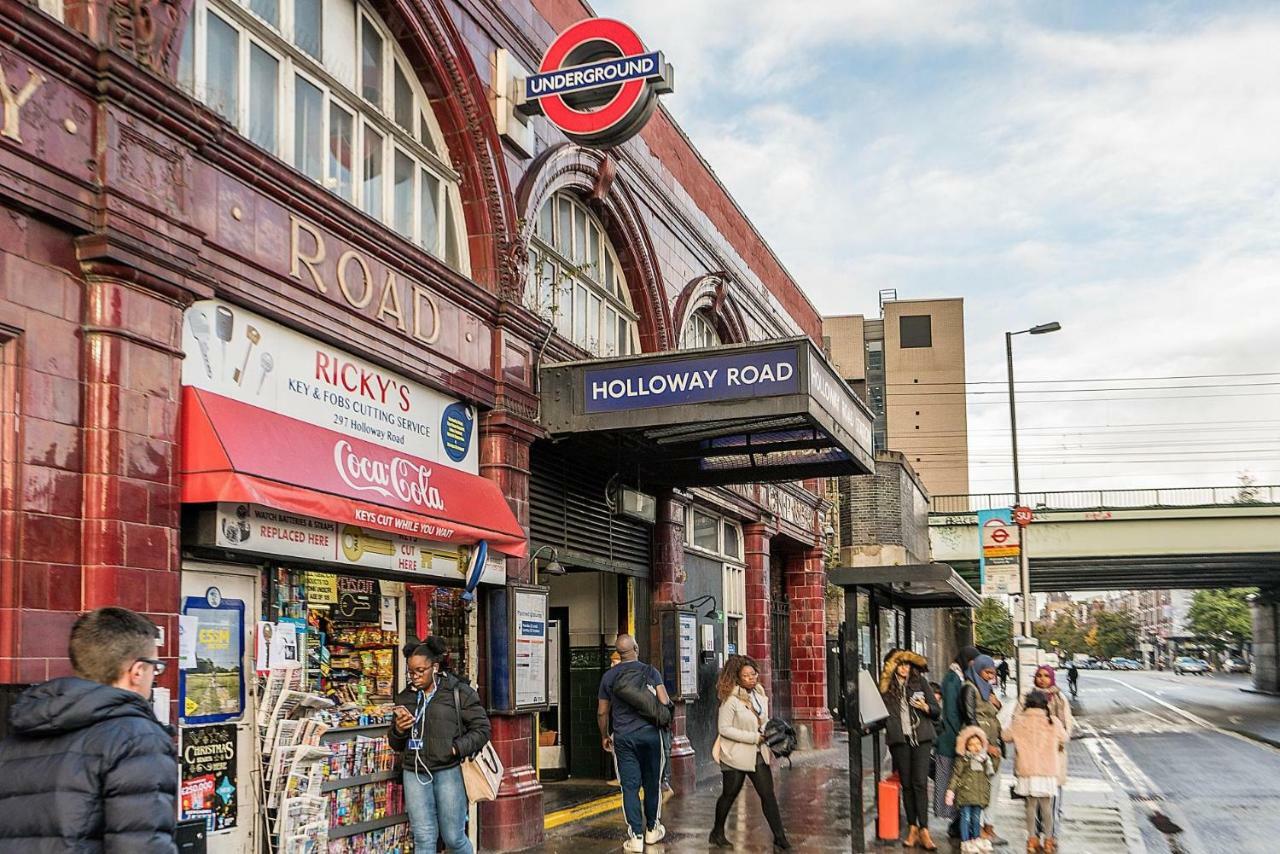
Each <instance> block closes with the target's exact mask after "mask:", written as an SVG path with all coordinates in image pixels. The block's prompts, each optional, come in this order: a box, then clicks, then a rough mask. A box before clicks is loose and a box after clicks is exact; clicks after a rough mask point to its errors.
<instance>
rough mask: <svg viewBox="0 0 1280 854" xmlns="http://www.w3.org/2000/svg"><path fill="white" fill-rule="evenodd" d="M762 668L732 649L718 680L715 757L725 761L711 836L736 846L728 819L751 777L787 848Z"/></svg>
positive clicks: (776, 841)
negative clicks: (766, 738) (775, 782)
mask: <svg viewBox="0 0 1280 854" xmlns="http://www.w3.org/2000/svg"><path fill="white" fill-rule="evenodd" d="M759 680H760V671H759V669H758V668H757V667H756V663H755V662H754V661H753V660H752V659H750V658H748V657H747V656H745V655H731V656H729V660H728V661H727V662H725V665H724V669H723V670H721V671H720V680H719V682H718V683H717V685H716V688H717V692H718V694H719V696H720V719H719V724H720V734H719V736H718V737H717V738H716V743H715V746H714V747H712V749H711V758H712V759H715V760H716V761H717V762H719V763H720V772H721V775H722V776H723V778H724V787H723V789H722V790H721V792H720V798H719V800H717V801H716V823H715V826H714V827H713V828H712V829H711V836H710V837H709V839H708V841H710V843H711V844H712V845H715V846H716V847H718V848H732V847H733V844H732V843H731V842H729V840H728V839H727V838H726V837H725V835H724V823H725V819H727V818H728V817H729V810H730V809H731V808H732V807H733V802H734V801H735V800H737V799H738V793H739V792H741V791H742V784H743V783H744V782H745V781H746V779H747V778H748V777H750V778H751V785H752V786H754V787H755V790H756V794H757V795H759V796H760V805H761V806H762V807H763V808H764V817H765V820H766V821H768V822H769V829H770V830H772V831H773V847H774V848H775V849H782V850H785V849H788V848H790V847H791V845H790V843H788V842H787V835H786V832H785V831H784V830H783V829H782V815H781V813H779V811H778V799H777V798H776V797H775V796H774V794H773V772H772V771H771V770H770V768H769V763H770V761H771V759H772V755H771V754H770V752H769V748H768V746H767V745H766V744H765V743H764V725H765V723H766V722H767V721H768V720H769V698H768V697H767V696H765V693H764V688H762V687H761V686H760V684H759Z"/></svg>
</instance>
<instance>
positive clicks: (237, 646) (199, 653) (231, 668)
mask: <svg viewBox="0 0 1280 854" xmlns="http://www.w3.org/2000/svg"><path fill="white" fill-rule="evenodd" d="M182 613H183V614H184V615H185V616H187V617H194V618H195V659H196V662H195V667H194V668H188V669H182V670H179V672H178V708H179V709H180V710H181V713H182V718H183V721H184V722H186V723H215V722H217V721H225V720H229V719H231V718H237V717H239V716H240V715H241V714H242V713H243V712H244V602H241V601H240V600H238V599H223V598H222V594H221V593H220V592H219V591H218V588H217V587H210V588H209V590H208V592H207V593H206V594H205V595H204V596H203V597H199V596H190V597H187V599H186V600H185V601H184V602H183V605H182ZM188 625H190V621H188Z"/></svg>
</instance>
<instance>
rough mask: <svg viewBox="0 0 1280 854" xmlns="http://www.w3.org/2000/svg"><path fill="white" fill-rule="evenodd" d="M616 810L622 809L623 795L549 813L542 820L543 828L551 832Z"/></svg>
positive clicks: (610, 796)
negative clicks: (553, 829) (561, 826)
mask: <svg viewBox="0 0 1280 854" xmlns="http://www.w3.org/2000/svg"><path fill="white" fill-rule="evenodd" d="M616 809H622V795H621V794H616V795H605V796H604V797H602V798H596V799H595V800H593V801H587V802H586V803H585V804H578V805H577V806H573V807H568V808H566V809H562V810H556V811H555V812H549V813H547V814H546V815H545V816H544V817H543V819H542V827H543V829H545V830H551V829H552V828H553V827H559V826H560V825H562V824H568V823H569V822H571V821H582V819H584V818H591V817H592V816H597V815H601V814H602V813H607V812H612V811H613V810H616Z"/></svg>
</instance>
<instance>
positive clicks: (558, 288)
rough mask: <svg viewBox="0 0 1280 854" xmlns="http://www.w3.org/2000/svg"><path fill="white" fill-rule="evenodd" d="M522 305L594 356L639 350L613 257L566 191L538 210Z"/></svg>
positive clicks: (600, 230)
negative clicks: (527, 279) (527, 282)
mask: <svg viewBox="0 0 1280 854" xmlns="http://www.w3.org/2000/svg"><path fill="white" fill-rule="evenodd" d="M529 265H530V269H529V284H530V286H529V287H526V288H525V305H526V306H527V307H528V308H530V309H531V310H532V311H534V312H536V313H538V314H539V315H541V316H542V317H544V318H546V319H547V320H549V321H550V322H552V323H553V324H555V328H556V331H557V332H559V333H560V335H562V336H563V337H565V338H569V339H571V340H572V341H573V343H575V344H577V345H578V346H579V347H581V348H583V349H584V350H587V351H589V352H591V353H594V354H595V355H597V356H626V355H630V354H632V353H638V352H639V351H640V344H639V338H638V334H637V328H638V327H637V322H636V321H637V317H636V313H635V311H634V310H633V309H632V307H631V300H630V295H629V292H628V290H627V285H626V281H625V280H624V278H623V275H622V267H621V266H620V265H619V264H618V255H617V252H616V251H615V250H614V248H613V246H612V244H611V243H610V242H609V238H608V236H607V235H606V233H605V230H604V226H603V225H602V224H601V223H600V221H599V219H597V218H596V216H595V214H593V213H592V212H591V211H589V210H587V208H586V206H585V205H583V204H582V203H581V202H579V201H578V200H577V199H576V198H574V197H573V196H571V195H569V194H568V193H557V194H555V195H553V196H552V197H551V198H550V199H548V200H547V201H546V203H545V204H544V205H543V206H542V209H541V210H540V211H539V212H538V221H537V225H536V226H535V228H534V234H533V239H532V240H531V241H530V253H529Z"/></svg>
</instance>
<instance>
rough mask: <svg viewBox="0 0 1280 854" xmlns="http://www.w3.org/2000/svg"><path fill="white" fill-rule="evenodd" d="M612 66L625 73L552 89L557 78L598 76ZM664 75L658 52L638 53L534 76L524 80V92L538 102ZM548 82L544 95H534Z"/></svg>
mask: <svg viewBox="0 0 1280 854" xmlns="http://www.w3.org/2000/svg"><path fill="white" fill-rule="evenodd" d="M628 64H631V65H632V66H634V67H635V68H636V69H638V70H634V71H632V70H628V69H627V65H628ZM613 66H619V67H621V69H622V71H621V72H620V73H618V74H617V76H615V77H611V78H609V79H603V78H599V79H596V80H594V81H592V82H576V83H572V84H568V83H566V84H564V85H560V86H553V85H552V84H554V82H555V80H556V78H557V77H563V76H566V75H570V74H573V75H579V74H582V75H586V74H593V73H594V74H596V75H599V74H600V72H601V71H602V70H603V69H606V68H610V67H613ZM661 72H662V63H661V62H660V61H659V54H658V52H657V51H654V52H651V53H638V54H636V55H634V56H620V57H618V58H617V59H606V60H604V61H603V62H592V63H588V64H587V65H575V66H570V67H568V68H557V69H556V70H554V71H544V72H542V73H541V74H531V75H529V76H528V77H526V78H525V82H524V89H525V97H526V98H528V99H529V100H536V99H538V98H546V97H548V96H550V95H564V94H566V93H568V92H581V91H584V90H587V89H601V88H604V87H605V86H616V85H617V84H619V83H626V82H628V81H631V80H647V79H648V78H650V77H658V76H660V75H661ZM543 81H546V82H547V84H548V88H546V89H543V90H542V91H540V92H539V91H535V90H536V88H537V86H538V84H539V83H541V82H543Z"/></svg>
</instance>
